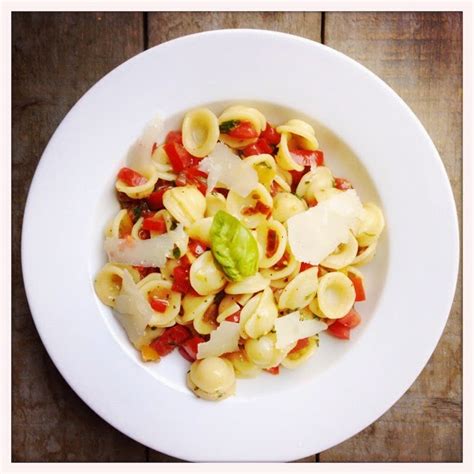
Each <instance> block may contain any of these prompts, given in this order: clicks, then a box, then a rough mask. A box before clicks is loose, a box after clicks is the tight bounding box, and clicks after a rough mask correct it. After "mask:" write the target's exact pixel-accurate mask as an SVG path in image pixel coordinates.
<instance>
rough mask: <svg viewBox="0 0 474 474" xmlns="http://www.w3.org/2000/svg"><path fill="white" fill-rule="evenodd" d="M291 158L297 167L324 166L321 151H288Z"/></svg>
mask: <svg viewBox="0 0 474 474" xmlns="http://www.w3.org/2000/svg"><path fill="white" fill-rule="evenodd" d="M290 153H291V157H292V158H293V160H295V161H296V163H298V164H299V165H303V166H322V165H323V164H324V154H323V152H322V151H321V150H300V149H296V150H290Z"/></svg>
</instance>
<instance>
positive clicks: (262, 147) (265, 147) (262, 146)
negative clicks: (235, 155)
mask: <svg viewBox="0 0 474 474" xmlns="http://www.w3.org/2000/svg"><path fill="white" fill-rule="evenodd" d="M264 153H267V154H270V155H271V154H272V153H273V147H272V146H271V145H270V144H269V143H268V142H267V141H266V140H265V139H263V138H259V139H258V140H257V141H256V142H255V143H252V144H251V145H247V146H246V147H245V148H244V149H243V150H242V154H243V155H244V156H252V155H263V154H264Z"/></svg>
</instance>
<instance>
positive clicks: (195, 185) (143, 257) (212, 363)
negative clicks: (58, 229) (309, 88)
mask: <svg viewBox="0 0 474 474" xmlns="http://www.w3.org/2000/svg"><path fill="white" fill-rule="evenodd" d="M151 132H153V136H152V135H151ZM155 132H156V130H155V129H153V128H150V127H148V128H147V129H146V131H145V132H144V134H143V136H142V137H141V139H140V140H137V142H136V143H138V144H141V145H140V146H138V145H137V146H135V148H133V150H134V152H133V153H129V155H128V164H129V165H130V167H123V168H121V169H120V170H119V172H118V173H117V179H116V182H115V188H116V190H117V191H118V193H117V199H118V202H119V204H120V207H121V209H120V211H118V212H117V213H116V214H115V215H114V216H113V217H112V219H111V220H110V222H109V223H108V224H107V225H106V227H105V243H104V249H105V250H106V253H107V257H108V262H107V263H106V264H105V265H103V266H102V268H101V269H100V270H99V272H98V273H97V275H96V277H95V280H94V288H95V292H96V294H97V296H98V298H99V299H100V301H101V302H102V303H104V304H105V305H107V306H109V307H111V308H112V309H113V310H114V313H115V316H116V317H117V319H118V321H119V322H120V323H121V325H122V326H123V328H124V330H125V332H126V333H127V336H128V338H129V340H130V341H131V343H132V344H133V346H134V347H135V348H136V349H137V351H138V352H139V354H140V355H141V360H142V361H143V362H146V363H157V362H159V361H160V360H161V359H162V358H164V357H165V356H166V355H167V354H169V353H171V352H173V350H174V349H175V348H177V349H178V351H179V354H180V355H181V356H183V357H184V358H185V359H186V360H187V361H189V362H190V364H191V365H190V369H189V371H188V373H187V377H186V383H187V386H188V387H189V389H190V390H191V391H192V392H193V393H194V394H195V395H196V396H197V397H200V398H203V399H205V400H211V401H216V400H222V399H225V398H226V397H228V396H230V395H232V394H234V392H235V387H236V377H238V378H251V377H256V376H257V375H259V374H260V373H261V372H262V371H267V372H269V373H271V374H278V373H279V370H280V369H282V370H286V369H295V368H297V367H299V366H300V365H301V364H303V363H305V362H306V361H308V360H309V358H310V357H311V356H312V355H313V354H314V353H315V351H316V349H317V348H318V347H319V333H320V332H322V331H324V330H327V332H328V334H330V335H332V336H334V337H337V338H339V339H341V340H342V339H349V333H350V331H352V330H353V329H354V328H355V327H356V326H357V325H358V324H359V323H360V322H361V317H360V315H359V313H358V312H357V310H356V309H355V305H356V304H357V303H358V302H359V301H364V300H365V299H366V292H365V285H366V282H365V279H364V275H363V274H362V272H361V271H360V267H361V266H362V265H365V264H366V263H368V262H369V261H370V260H371V259H372V258H373V257H374V255H375V251H376V248H377V245H378V241H379V237H380V235H381V233H382V231H383V229H384V227H385V219H384V216H383V213H382V210H381V209H380V207H378V206H377V205H376V204H374V203H371V202H369V203H365V204H363V203H361V202H360V199H359V197H358V196H357V194H356V191H355V189H354V188H353V186H352V184H351V182H349V181H348V180H347V179H345V178H342V177H335V176H333V173H332V171H331V169H330V168H329V166H327V165H325V164H324V163H325V160H324V154H323V151H322V150H320V149H319V143H318V140H317V138H316V132H315V129H314V128H313V126H312V125H311V124H310V123H308V122H307V121H304V120H300V119H298V118H292V119H290V120H287V121H286V122H285V123H283V124H281V125H279V126H273V125H272V124H271V123H268V122H267V118H266V117H265V116H264V115H263V113H262V112H261V111H259V110H258V109H256V108H255V107H250V106H246V105H239V104H236V105H232V106H231V107H228V108H227V109H225V110H223V111H220V110H217V108H212V110H211V109H208V108H205V107H201V108H196V109H194V110H190V111H188V112H187V113H185V114H184V117H183V121H182V124H181V127H179V128H178V129H177V130H168V131H167V133H166V134H165V135H164V136H165V139H164V140H161V141H160V140H158V138H157V136H156V135H157V133H155ZM160 133H161V132H160ZM148 150H149V151H148ZM306 220H308V226H305V225H304V224H305V221H306ZM305 232H307V233H305ZM307 236H308V237H309V240H307V239H306V237H307ZM302 237H305V238H304V239H303V238H302ZM307 244H309V246H308V245H307ZM306 247H307V248H306ZM313 247H314V249H313ZM313 250H314V251H313ZM321 340H322V341H324V339H321ZM321 350H324V349H323V348H321ZM161 363H162V362H161ZM183 379H184V377H183Z"/></svg>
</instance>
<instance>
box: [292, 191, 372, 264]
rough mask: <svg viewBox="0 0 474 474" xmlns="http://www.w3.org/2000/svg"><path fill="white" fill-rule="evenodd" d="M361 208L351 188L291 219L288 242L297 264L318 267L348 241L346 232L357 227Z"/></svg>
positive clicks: (357, 197)
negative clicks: (301, 263) (297, 261)
mask: <svg viewBox="0 0 474 474" xmlns="http://www.w3.org/2000/svg"><path fill="white" fill-rule="evenodd" d="M362 212H363V207H362V203H361V202H360V199H359V196H357V193H356V192H355V190H354V189H350V190H348V191H345V192H341V193H339V194H336V195H334V196H332V197H330V198H329V199H327V200H325V201H323V202H320V203H319V204H318V205H317V206H315V207H312V208H310V209H308V210H307V211H305V212H301V213H299V214H296V215H294V216H292V217H290V218H289V219H288V221H287V223H288V242H289V244H290V248H291V251H292V252H293V254H294V256H295V257H296V258H297V260H299V261H300V262H306V263H311V264H312V265H318V264H319V263H320V262H322V261H323V260H324V259H325V258H326V257H327V256H328V255H330V254H331V253H333V252H334V251H335V250H336V249H337V247H338V245H340V244H343V243H344V244H345V243H347V242H348V240H349V232H350V231H351V230H352V231H354V230H355V229H356V228H357V227H358V226H359V225H360V218H361V216H362Z"/></svg>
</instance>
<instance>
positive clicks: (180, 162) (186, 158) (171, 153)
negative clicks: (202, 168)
mask: <svg viewBox="0 0 474 474" xmlns="http://www.w3.org/2000/svg"><path fill="white" fill-rule="evenodd" d="M164 148H165V152H166V154H167V155H168V159H169V160H170V164H171V167H172V168H173V171H175V172H176V173H179V172H180V171H183V170H184V169H186V168H189V167H191V166H194V165H196V164H197V163H198V162H199V159H198V158H196V157H194V156H193V155H191V154H190V153H189V152H188V151H187V150H186V148H184V146H183V145H180V144H179V143H176V142H171V143H165V146H164Z"/></svg>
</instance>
